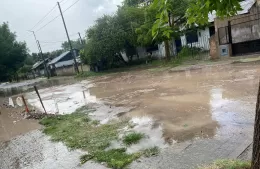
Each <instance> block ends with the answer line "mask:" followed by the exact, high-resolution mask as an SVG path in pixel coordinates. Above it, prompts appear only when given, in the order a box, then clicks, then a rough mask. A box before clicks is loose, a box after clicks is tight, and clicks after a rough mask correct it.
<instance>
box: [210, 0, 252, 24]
mask: <svg viewBox="0 0 260 169" xmlns="http://www.w3.org/2000/svg"><path fill="white" fill-rule="evenodd" d="M255 2H256V1H255V0H246V1H242V2H240V5H241V8H242V10H241V11H238V12H237V15H242V14H246V13H248V12H249V10H250V9H251V8H252V6H253V5H254V4H255ZM208 16H209V22H214V19H215V18H216V12H215V11H213V12H212V13H210V14H209V15H208Z"/></svg>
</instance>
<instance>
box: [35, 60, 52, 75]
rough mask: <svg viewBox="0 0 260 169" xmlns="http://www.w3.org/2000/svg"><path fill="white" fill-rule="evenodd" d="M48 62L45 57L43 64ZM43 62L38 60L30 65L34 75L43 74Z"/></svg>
mask: <svg viewBox="0 0 260 169" xmlns="http://www.w3.org/2000/svg"><path fill="white" fill-rule="evenodd" d="M48 62H49V59H45V64H46V65H47V63H48ZM43 63H44V62H43V61H38V62H36V63H35V64H34V65H33V66H32V72H33V74H34V75H35V76H36V77H39V76H44V75H45V69H44V64H43Z"/></svg>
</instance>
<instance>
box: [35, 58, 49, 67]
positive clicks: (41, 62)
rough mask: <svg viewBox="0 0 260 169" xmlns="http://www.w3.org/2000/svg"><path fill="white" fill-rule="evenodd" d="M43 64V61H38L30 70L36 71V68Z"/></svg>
mask: <svg viewBox="0 0 260 169" xmlns="http://www.w3.org/2000/svg"><path fill="white" fill-rule="evenodd" d="M47 60H48V59H45V61H47ZM42 64H43V60H42V61H38V62H36V63H35V64H34V65H33V66H32V69H36V68H38V67H39V66H41V65H42Z"/></svg>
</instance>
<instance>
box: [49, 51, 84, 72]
mask: <svg viewBox="0 0 260 169" xmlns="http://www.w3.org/2000/svg"><path fill="white" fill-rule="evenodd" d="M73 52H74V55H75V56H76V61H77V63H78V64H80V63H81V61H80V58H79V50H77V49H74V50H73ZM73 58H74V57H73V55H72V53H71V52H70V51H67V52H64V53H62V54H61V55H60V56H58V57H56V58H54V59H53V60H51V61H50V62H49V63H48V67H49V69H50V72H51V75H52V76H66V75H74V74H75V70H74V59H73Z"/></svg>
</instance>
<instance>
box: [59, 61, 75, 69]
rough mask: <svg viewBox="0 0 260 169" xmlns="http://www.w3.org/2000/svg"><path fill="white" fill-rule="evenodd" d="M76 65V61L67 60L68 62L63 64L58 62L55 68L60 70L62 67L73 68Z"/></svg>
mask: <svg viewBox="0 0 260 169" xmlns="http://www.w3.org/2000/svg"><path fill="white" fill-rule="evenodd" d="M73 64H74V60H73V59H72V60H67V61H63V62H58V63H56V64H55V67H56V68H60V67H63V66H71V65H73Z"/></svg>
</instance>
